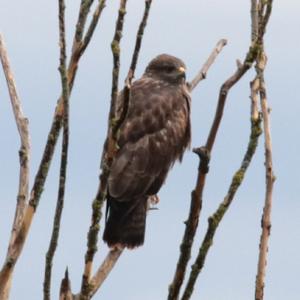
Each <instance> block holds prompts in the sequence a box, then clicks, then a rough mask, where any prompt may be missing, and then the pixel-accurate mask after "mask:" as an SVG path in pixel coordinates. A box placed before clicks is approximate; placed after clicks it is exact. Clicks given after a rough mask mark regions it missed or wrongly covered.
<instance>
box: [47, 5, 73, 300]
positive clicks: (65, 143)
mask: <svg viewBox="0 0 300 300" xmlns="http://www.w3.org/2000/svg"><path fill="white" fill-rule="evenodd" d="M59 45H60V66H59V71H60V76H61V85H62V91H63V93H62V98H63V103H64V109H63V111H64V116H63V140H62V152H61V163H60V174H59V188H58V198H57V203H56V209H55V216H54V221H53V229H52V235H51V239H50V244H49V248H48V251H47V254H46V265H45V278H44V299H45V300H50V289H51V273H52V264H53V257H54V254H55V250H56V248H57V241H58V237H59V230H60V220H61V215H62V210H63V205H64V195H65V183H66V169H67V161H68V148H69V85H68V78H67V70H66V39H65V3H64V0H59Z"/></svg>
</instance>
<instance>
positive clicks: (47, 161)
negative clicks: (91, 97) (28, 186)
mask: <svg viewBox="0 0 300 300" xmlns="http://www.w3.org/2000/svg"><path fill="white" fill-rule="evenodd" d="M87 3H90V4H87ZM91 4H92V2H91V1H86V0H82V2H81V6H80V13H79V18H78V22H77V26H76V28H77V29H76V37H74V43H73V48H72V55H71V58H70V62H69V66H68V74H67V75H68V84H69V93H71V91H72V88H73V83H74V80H75V77H76V74H77V68H78V63H79V60H80V58H81V57H82V55H83V53H84V52H83V51H81V48H80V45H81V44H82V42H80V41H79V40H78V37H79V36H82V35H81V32H82V33H83V32H84V26H85V23H86V22H85V21H86V16H85V17H84V15H85V13H86V14H87V13H88V11H89V8H90V6H91ZM83 17H84V18H83ZM99 17H100V15H99ZM82 20H85V21H84V22H82ZM92 33H93V32H92ZM77 42H78V43H77ZM88 42H89V40H88ZM86 46H87V45H86ZM85 48H86V47H85ZM63 111H64V102H63V97H62V96H61V97H60V98H59V100H58V103H57V106H56V109H55V113H54V117H53V121H52V124H51V128H50V131H49V134H48V138H47V142H46V146H45V149H44V153H43V156H42V159H41V162H40V165H39V168H38V171H37V174H36V176H35V179H34V184H33V187H32V190H31V193H30V197H29V205H28V206H27V207H26V210H25V212H24V217H23V219H22V224H21V225H20V230H18V231H17V233H16V238H15V240H14V243H13V245H12V247H11V251H8V253H7V257H6V260H5V262H4V265H3V267H2V269H1V272H0V277H2V278H3V277H8V276H11V273H12V272H13V269H14V266H15V264H16V262H17V260H18V258H19V256H20V254H21V252H22V249H23V246H24V244H25V241H26V237H27V235H28V232H29V229H30V226H31V223H32V220H33V217H34V214H35V211H36V209H37V207H38V204H39V200H40V197H41V194H42V191H43V189H44V185H45V181H46V178H47V175H48V171H49V168H50V165H51V161H52V157H53V154H54V150H55V147H56V143H57V140H58V136H59V133H60V130H61V128H62V124H63V116H64V113H63ZM0 281H1V280H0ZM5 285H7V284H5Z"/></svg>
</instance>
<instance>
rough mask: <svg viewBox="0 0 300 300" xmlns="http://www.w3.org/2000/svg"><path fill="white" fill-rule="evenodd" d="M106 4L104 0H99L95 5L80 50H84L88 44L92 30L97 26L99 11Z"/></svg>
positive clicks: (100, 11)
mask: <svg viewBox="0 0 300 300" xmlns="http://www.w3.org/2000/svg"><path fill="white" fill-rule="evenodd" d="M105 5H106V0H99V2H98V4H97V6H96V9H95V11H94V14H93V18H92V21H91V23H90V25H89V27H88V29H87V32H86V34H85V36H84V38H83V42H82V45H81V52H84V51H85V49H86V47H87V46H88V44H89V42H90V40H91V38H92V36H93V34H94V31H95V29H96V27H97V24H98V22H99V18H100V16H101V13H102V11H103V9H104V7H105Z"/></svg>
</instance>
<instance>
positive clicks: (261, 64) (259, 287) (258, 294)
mask: <svg viewBox="0 0 300 300" xmlns="http://www.w3.org/2000/svg"><path fill="white" fill-rule="evenodd" d="M266 13H267V12H266ZM266 62H267V57H266V55H265V52H264V50H263V46H262V52H261V54H260V56H259V58H258V59H257V65H256V72H257V80H258V82H259V94H260V104H261V110H262V117H263V125H264V137H265V168H266V194H265V205H264V210H263V216H262V220H261V227H262V233H261V237H260V245H259V257H258V266H257V275H256V283H255V300H263V298H264V285H265V283H264V282H265V275H266V266H267V254H268V243H269V237H270V234H271V210H272V194H273V184H274V181H275V176H274V173H273V159H272V142H271V129H270V117H269V113H270V111H269V107H268V101H267V92H266V87H265V81H264V70H265V66H266Z"/></svg>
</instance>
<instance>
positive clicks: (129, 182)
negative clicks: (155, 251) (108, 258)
mask: <svg viewBox="0 0 300 300" xmlns="http://www.w3.org/2000/svg"><path fill="white" fill-rule="evenodd" d="M121 97H122V93H121V94H120V96H119V99H118V101H119V102H121ZM190 100H191V99H190V95H189V92H188V88H187V85H186V81H185V65H184V63H183V62H182V61H181V60H180V59H178V58H176V57H174V56H171V55H167V54H162V55H159V56H157V57H156V58H154V59H153V60H152V61H151V62H150V63H149V65H148V66H147V68H146V71H145V73H144V75H143V76H142V78H140V79H139V80H137V81H135V82H134V83H133V84H132V87H131V96H130V103H129V108H128V112H127V116H126V119H125V120H124V122H123V124H122V126H121V128H120V137H119V140H118V146H119V150H118V153H117V155H116V158H115V160H114V162H113V164H112V167H111V171H110V175H109V178H108V198H107V207H108V216H107V221H106V226H105V230H104V235H103V239H104V241H105V242H106V243H107V244H108V245H109V246H110V247H113V246H123V247H128V248H134V247H137V246H140V245H142V244H143V242H144V237H145V225H146V211H147V199H148V197H149V196H152V195H155V194H157V193H158V191H159V189H160V188H161V186H162V184H163V183H164V181H165V179H166V176H167V174H168V171H169V170H170V168H171V167H172V166H173V164H174V162H175V161H176V160H177V159H179V160H181V159H182V156H183V153H184V151H185V149H186V148H187V147H188V146H189V144H190V138H191V127H190Z"/></svg>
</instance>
